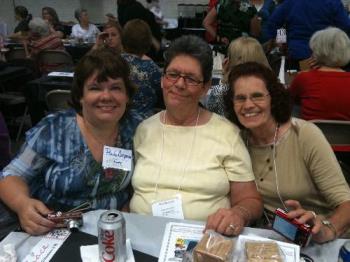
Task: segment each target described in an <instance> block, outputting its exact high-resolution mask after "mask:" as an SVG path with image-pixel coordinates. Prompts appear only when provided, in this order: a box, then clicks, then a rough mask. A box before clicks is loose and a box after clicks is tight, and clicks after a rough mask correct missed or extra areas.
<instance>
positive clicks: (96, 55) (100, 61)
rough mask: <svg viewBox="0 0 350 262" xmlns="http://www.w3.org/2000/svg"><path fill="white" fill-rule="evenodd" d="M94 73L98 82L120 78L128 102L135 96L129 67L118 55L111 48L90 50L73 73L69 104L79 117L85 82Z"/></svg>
mask: <svg viewBox="0 0 350 262" xmlns="http://www.w3.org/2000/svg"><path fill="white" fill-rule="evenodd" d="M96 72H97V81H98V82H104V81H107V79H108V78H113V79H116V78H122V79H123V81H124V84H125V88H126V92H127V95H128V97H129V101H131V100H132V97H133V95H134V94H135V90H136V87H135V86H134V84H133V83H132V82H131V80H130V77H129V76H130V69H129V65H128V63H127V62H126V61H125V60H124V59H123V58H122V57H121V56H120V54H119V53H118V52H117V51H115V50H112V49H111V48H98V49H96V50H92V51H90V52H89V53H88V54H86V55H85V56H84V57H83V58H82V59H81V60H80V61H79V63H78V65H77V66H76V68H75V72H74V80H73V86H72V92H71V103H70V104H71V106H72V107H73V108H74V109H75V111H76V112H77V113H78V114H79V115H81V114H82V106H81V103H80V100H81V98H82V97H83V94H84V85H85V82H86V80H87V79H88V78H89V77H91V76H92V75H93V74H94V73H96ZM129 107H130V102H129V103H128V108H129Z"/></svg>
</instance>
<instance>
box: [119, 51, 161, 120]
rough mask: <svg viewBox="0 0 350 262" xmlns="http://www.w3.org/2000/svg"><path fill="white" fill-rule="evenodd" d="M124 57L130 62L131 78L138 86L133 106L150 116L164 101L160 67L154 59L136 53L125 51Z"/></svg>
mask: <svg viewBox="0 0 350 262" xmlns="http://www.w3.org/2000/svg"><path fill="white" fill-rule="evenodd" d="M122 57H123V58H124V59H125V60H126V61H127V62H128V64H129V66H130V77H131V80H132V81H133V83H134V84H135V85H136V86H137V87H138V89H137V91H136V93H135V95H134V97H133V100H132V103H133V104H132V108H134V109H136V110H137V111H138V112H143V113H144V114H145V115H146V116H147V117H149V116H151V115H153V114H154V113H155V112H154V109H155V107H156V106H157V105H159V104H161V103H162V102H161V101H162V97H163V95H162V91H161V87H160V78H161V76H162V74H161V71H160V68H159V67H158V66H157V64H156V63H155V62H153V61H152V60H144V59H141V58H140V57H138V56H136V55H132V54H128V53H123V54H122ZM159 100H161V101H159Z"/></svg>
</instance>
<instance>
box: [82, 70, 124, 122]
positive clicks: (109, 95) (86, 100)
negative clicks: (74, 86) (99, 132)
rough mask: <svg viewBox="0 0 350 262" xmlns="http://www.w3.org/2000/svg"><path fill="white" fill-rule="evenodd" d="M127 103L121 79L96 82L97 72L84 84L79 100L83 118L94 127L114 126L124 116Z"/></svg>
mask: <svg viewBox="0 0 350 262" xmlns="http://www.w3.org/2000/svg"><path fill="white" fill-rule="evenodd" d="M128 101H129V98H128V95H127V92H126V87H125V84H124V81H123V79H122V78H117V79H112V78H108V79H107V81H104V82H97V72H95V73H94V74H93V75H92V76H90V77H89V78H88V79H87V80H86V81H85V84H84V89H83V96H82V98H81V100H80V102H81V106H82V115H83V117H84V118H85V119H86V120H87V121H89V122H90V123H93V124H94V125H104V124H116V123H117V122H118V121H119V120H120V119H121V118H122V116H123V115H124V113H125V110H126V105H127V102H128Z"/></svg>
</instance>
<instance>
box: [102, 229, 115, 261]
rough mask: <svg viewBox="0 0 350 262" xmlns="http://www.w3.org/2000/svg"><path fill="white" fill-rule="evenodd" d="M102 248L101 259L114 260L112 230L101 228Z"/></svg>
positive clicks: (113, 236)
mask: <svg viewBox="0 0 350 262" xmlns="http://www.w3.org/2000/svg"><path fill="white" fill-rule="evenodd" d="M101 231H102V232H101V236H102V245H103V249H102V252H101V256H102V259H103V261H106V262H113V261H116V259H115V258H116V257H115V234H114V231H113V230H101Z"/></svg>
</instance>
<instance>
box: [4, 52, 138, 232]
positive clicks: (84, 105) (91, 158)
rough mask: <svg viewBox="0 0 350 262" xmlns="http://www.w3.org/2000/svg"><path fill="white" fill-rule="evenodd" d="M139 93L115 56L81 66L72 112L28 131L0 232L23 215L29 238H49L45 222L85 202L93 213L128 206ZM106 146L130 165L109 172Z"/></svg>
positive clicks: (9, 176) (93, 55) (7, 182)
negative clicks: (120, 151) (121, 154)
mask: <svg viewBox="0 0 350 262" xmlns="http://www.w3.org/2000/svg"><path fill="white" fill-rule="evenodd" d="M133 94H134V85H133V84H132V83H131V82H130V80H129V67H128V64H127V63H126V61H125V60H124V59H123V58H122V57H120V55H119V54H118V53H116V52H115V51H113V50H111V49H97V50H94V51H91V52H89V53H88V54H87V55H85V56H84V57H83V58H82V59H81V60H80V62H79V63H78V65H77V67H76V69H75V74H74V81H73V87H72V95H71V104H72V107H73V108H72V109H69V110H66V111H61V112H58V113H55V114H51V115H48V116H47V117H46V118H44V119H43V120H42V121H41V122H39V123H38V124H37V125H36V126H35V127H33V128H32V129H31V130H29V131H28V132H27V134H26V139H25V143H24V145H23V147H22V149H21V150H20V152H19V154H18V155H17V156H16V157H15V158H14V159H13V160H12V161H11V163H10V164H9V165H8V166H6V167H5V168H4V169H3V170H2V171H1V172H0V199H1V201H3V203H4V204H5V205H6V206H7V207H6V208H5V207H2V206H1V205H0V209H3V210H12V211H13V212H12V213H9V212H7V213H6V212H2V213H1V217H0V228H2V227H3V226H5V225H6V226H7V225H8V224H9V221H8V220H9V219H11V218H12V222H14V221H13V220H14V218H15V217H16V216H15V215H17V216H18V219H19V222H20V224H21V227H22V228H23V230H25V231H26V232H27V233H29V234H33V235H39V234H44V233H45V232H48V231H49V230H51V229H52V228H53V227H54V226H55V224H54V223H53V222H52V221H50V220H48V219H47V218H46V216H47V214H49V213H51V212H52V210H56V211H58V210H59V211H67V210H69V209H71V208H73V207H76V206H79V205H81V204H83V203H86V202H89V203H90V204H91V207H92V208H93V209H110V208H115V209H121V208H122V207H123V206H124V205H125V204H126V203H127V202H128V200H129V197H130V196H129V192H130V191H129V188H128V187H129V182H130V179H131V170H132V158H133V157H132V153H131V150H132V147H133V145H132V143H133V135H134V131H135V128H136V126H137V125H138V123H139V122H140V121H141V120H142V119H141V118H140V116H139V115H137V114H136V113H135V112H133V111H132V110H129V107H130V101H131V99H132V96H133ZM106 146H109V147H114V148H117V149H124V150H125V151H123V152H126V153H125V154H127V155H128V156H129V157H130V158H131V163H129V164H127V163H126V164H125V166H124V167H125V168H121V169H120V168H115V169H113V172H110V171H111V169H110V168H109V167H110V166H108V167H106V166H105V165H104V164H103V160H104V159H105V157H106V153H104V152H105V149H104V148H105V147H106ZM115 160H117V161H120V160H118V159H115V158H114V160H113V161H115ZM6 219H7V220H6Z"/></svg>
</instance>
